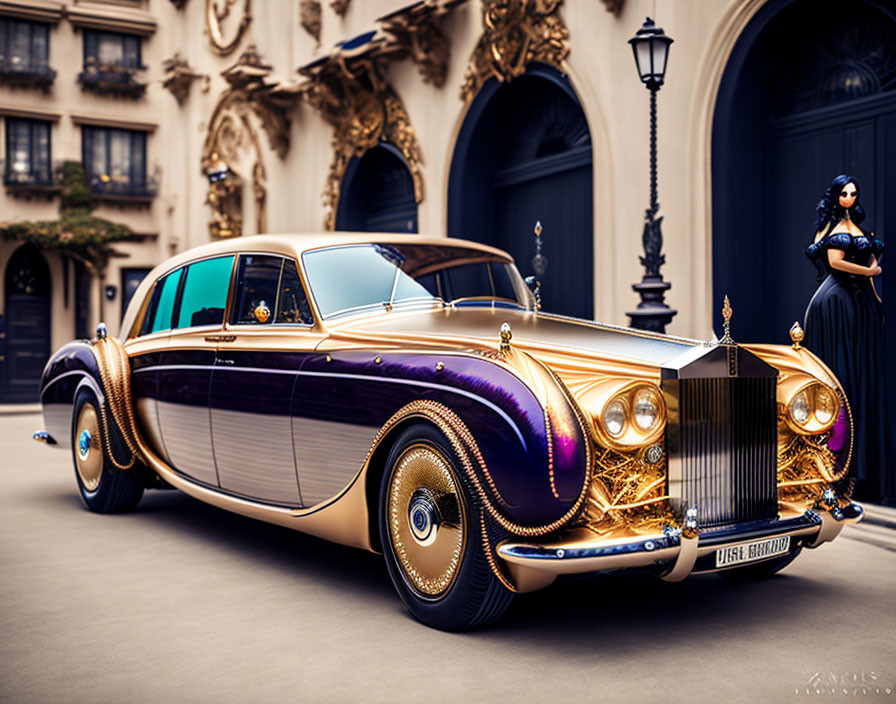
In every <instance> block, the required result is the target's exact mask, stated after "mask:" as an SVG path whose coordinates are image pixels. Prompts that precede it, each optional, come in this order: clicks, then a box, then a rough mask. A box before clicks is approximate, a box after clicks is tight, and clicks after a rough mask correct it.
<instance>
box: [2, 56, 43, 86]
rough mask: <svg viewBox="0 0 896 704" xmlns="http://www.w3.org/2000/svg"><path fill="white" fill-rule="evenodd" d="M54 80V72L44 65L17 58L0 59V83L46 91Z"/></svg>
mask: <svg viewBox="0 0 896 704" xmlns="http://www.w3.org/2000/svg"><path fill="white" fill-rule="evenodd" d="M55 79H56V71H55V70H54V69H52V68H50V67H49V66H47V65H46V64H45V63H39V62H32V61H29V60H27V59H24V60H23V59H22V58H21V57H19V56H10V57H0V83H6V84H7V85H13V86H23V87H26V88H40V89H42V90H48V89H49V88H50V86H51V85H53V81H54V80H55Z"/></svg>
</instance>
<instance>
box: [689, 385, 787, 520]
mask: <svg viewBox="0 0 896 704" xmlns="http://www.w3.org/2000/svg"><path fill="white" fill-rule="evenodd" d="M775 384H776V380H775V379H774V378H737V377H729V378H708V379H681V380H680V381H679V382H678V384H677V387H678V388H677V391H678V396H679V398H678V403H679V411H680V433H681V435H680V440H679V442H680V457H681V464H680V472H681V476H680V480H681V482H680V487H679V490H680V492H681V493H680V497H681V500H682V502H683V503H684V504H685V506H687V507H691V506H696V507H697V511H698V520H699V523H700V525H701V526H705V527H711V526H718V525H724V524H729V523H736V522H740V521H750V520H757V519H762V518H772V517H774V516H775V515H776V514H777V508H778V488H777V416H776V414H777V408H776V402H775Z"/></svg>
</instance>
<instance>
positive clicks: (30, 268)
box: [3, 244, 50, 402]
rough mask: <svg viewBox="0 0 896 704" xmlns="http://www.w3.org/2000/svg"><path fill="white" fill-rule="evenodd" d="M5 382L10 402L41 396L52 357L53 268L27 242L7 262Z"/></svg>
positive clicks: (5, 393) (35, 248) (7, 398)
mask: <svg viewBox="0 0 896 704" xmlns="http://www.w3.org/2000/svg"><path fill="white" fill-rule="evenodd" d="M5 287H6V315H5V316H4V317H5V320H4V323H5V325H4V327H5V333H6V336H5V343H6V344H5V347H6V350H5V355H4V356H5V360H4V363H3V367H4V371H5V372H6V373H5V375H4V376H5V379H4V381H5V384H4V386H3V398H4V400H5V401H7V402H30V401H37V399H38V384H39V382H40V375H41V372H42V371H43V368H44V365H45V364H46V363H47V359H49V357H50V270H49V268H48V267H47V262H46V260H45V259H44V257H43V255H42V254H41V253H40V251H39V250H38V249H37V247H35V246H34V245H32V244H25V245H22V246H21V247H19V248H18V249H17V250H16V251H15V252H13V255H12V257H10V259H9V263H8V264H7V265H6V276H5Z"/></svg>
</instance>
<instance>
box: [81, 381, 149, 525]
mask: <svg viewBox="0 0 896 704" xmlns="http://www.w3.org/2000/svg"><path fill="white" fill-rule="evenodd" d="M110 430H111V432H117V430H116V429H114V428H113V429H110ZM106 440H108V438H106ZM107 447H108V444H107V442H105V441H104V438H103V437H102V423H101V420H100V405H99V401H98V400H97V397H96V394H94V393H93V391H91V390H90V389H85V388H82V389H81V390H80V391H78V394H77V396H76V397H75V405H74V413H73V415H72V459H73V461H74V465H75V481H77V483H78V491H79V492H80V493H81V499H82V500H83V501H84V504H85V505H86V506H87V508H89V509H90V510H91V511H96V512H97V513H118V512H122V511H130V510H131V509H133V508H134V507H135V506H136V505H137V503H138V502H139V501H140V497H142V496H143V482H142V481H141V479H140V477H139V475H138V467H137V466H136V465H134V466H133V467H131V468H130V469H119V468H117V467H116V466H115V465H114V463H113V462H112V460H111V459H110V458H109V455H108V451H107V449H106V448H107Z"/></svg>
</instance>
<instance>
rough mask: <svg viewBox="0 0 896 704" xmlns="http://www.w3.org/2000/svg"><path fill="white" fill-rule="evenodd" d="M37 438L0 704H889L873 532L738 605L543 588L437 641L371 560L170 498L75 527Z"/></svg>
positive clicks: (15, 429)
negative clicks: (831, 703) (480, 627)
mask: <svg viewBox="0 0 896 704" xmlns="http://www.w3.org/2000/svg"><path fill="white" fill-rule="evenodd" d="M39 427H40V417H39V416H37V415H5V416H3V417H0V447H2V455H0V702H15V703H16V704H18V703H19V702H51V701H52V702H128V703H129V704H130V703H134V702H165V703H166V704H168V703H171V702H181V701H185V702H262V701H278V702H281V701H287V700H291V701H301V702H318V701H321V702H330V701H332V702H356V701H357V702H368V701H370V702H409V701H414V702H427V703H428V702H481V701H485V700H496V701H497V700H500V701H509V702H529V701H532V702H561V701H576V702H579V701H586V702H592V701H594V702H597V701H608V700H611V701H638V702H641V701H685V702H702V701H713V702H715V701H725V702H728V701H743V702H753V701H763V702H779V701H780V702H800V701H808V700H809V699H813V698H814V699H824V700H846V699H847V698H849V699H852V700H855V698H856V697H858V698H859V700H860V701H893V702H896V691H894V688H896V608H894V607H896V600H894V583H896V541H894V540H893V538H892V536H893V534H894V532H893V531H892V530H889V529H887V528H883V527H880V526H865V527H862V526H859V527H856V528H850V529H847V531H848V532H847V533H846V534H845V535H844V537H843V538H841V539H840V540H838V541H837V542H835V543H833V544H831V545H828V546H825V547H823V548H821V549H820V550H815V551H807V552H804V554H803V556H801V557H800V559H799V560H797V561H796V562H795V563H794V564H793V565H792V566H791V567H790V568H788V569H787V570H786V571H785V572H784V573H783V574H782V575H780V576H778V577H776V578H773V579H770V580H767V581H765V582H762V583H759V584H753V585H749V586H732V585H729V584H727V583H726V582H724V581H722V580H721V579H719V578H718V577H715V576H703V577H691V578H689V579H687V580H686V581H685V582H683V583H681V584H666V583H663V582H660V581H656V580H652V579H649V578H637V579H635V578H630V577H629V578H621V577H616V578H603V579H598V580H592V581H589V582H579V583H572V584H564V585H557V586H554V587H552V588H550V589H548V590H546V591H544V592H541V593H538V594H534V595H529V596H526V597H522V598H519V599H518V600H517V601H516V602H515V603H514V605H513V607H511V610H510V611H509V612H508V614H507V615H506V616H505V618H504V619H503V620H502V622H500V623H499V624H498V625H496V626H494V627H492V628H490V629H488V630H485V631H480V632H476V633H472V634H464V635H453V634H445V633H439V632H437V631H433V630H430V629H428V628H425V627H423V626H420V625H419V624H417V623H416V622H415V621H414V620H413V619H412V618H411V617H409V616H408V614H407V613H406V612H405V610H404V608H403V606H402V604H401V602H400V600H399V599H398V597H397V596H396V595H395V594H394V593H393V590H392V586H391V584H390V583H389V579H388V576H387V574H386V571H385V568H384V566H383V565H382V564H381V560H380V558H379V557H377V556H375V555H368V554H365V553H362V552H358V551H354V550H350V549H346V548H340V547H338V546H334V545H330V544H328V543H325V542H323V541H320V540H317V539H314V538H310V537H306V536H303V535H300V534H297V533H293V532H291V531H288V530H285V529H280V528H276V527H272V526H268V525H265V524H260V523H256V522H253V521H250V520H249V519H244V518H241V517H238V516H233V515H230V514H227V513H225V512H223V511H219V510H217V509H214V508H211V507H208V506H205V505H203V504H201V503H199V502H197V501H194V500H193V499H190V498H188V497H186V496H184V495H182V494H180V493H177V492H173V491H168V492H154V493H149V494H147V495H146V496H145V497H144V499H143V502H142V503H141V505H140V507H139V509H138V510H137V511H136V512H134V513H132V514H129V515H124V516H113V517H109V516H98V515H94V514H91V513H89V512H88V511H86V510H85V509H84V508H83V507H82V505H81V502H80V499H79V498H78V496H77V493H76V490H75V483H74V478H73V476H72V468H71V460H70V458H69V456H68V455H67V453H64V452H62V451H59V450H51V449H48V448H46V447H44V446H42V445H38V444H37V443H34V442H32V441H31V440H30V435H31V431H32V430H34V429H37V428H39ZM866 539H873V541H874V544H872V543H871V542H866ZM835 678H836V679H838V680H839V681H840V684H839V685H838V687H837V689H836V690H835V691H834V692H833V693H832V692H831V690H830V684H831V682H832V681H833V680H834V679H835ZM863 678H864V682H865V684H866V686H865V692H864V694H863V692H862V687H861V686H859V687H855V686H854V685H853V684H848V686H846V687H844V686H843V684H842V682H844V681H845V682H847V683H855V682H858V683H859V684H861V683H862V681H863ZM814 685H819V688H820V689H823V694H817V693H816V692H815V691H814V690H815V686H814ZM888 688H889V693H888Z"/></svg>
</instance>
